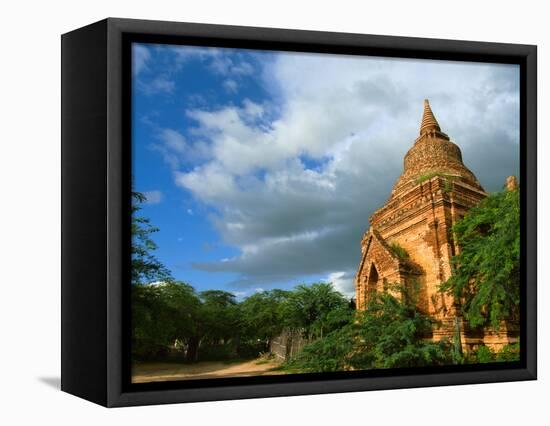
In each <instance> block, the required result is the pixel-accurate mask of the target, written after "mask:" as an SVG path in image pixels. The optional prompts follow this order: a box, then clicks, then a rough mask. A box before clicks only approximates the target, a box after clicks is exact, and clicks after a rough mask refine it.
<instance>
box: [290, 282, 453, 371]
mask: <svg viewBox="0 0 550 426" xmlns="http://www.w3.org/2000/svg"><path fill="white" fill-rule="evenodd" d="M390 289H391V290H392V291H391V292H384V293H376V294H375V295H374V296H373V297H372V298H371V299H370V300H369V302H368V303H367V308H366V310H365V311H361V312H357V314H356V316H355V318H354V319H353V320H352V321H350V322H349V323H348V324H347V325H345V326H344V327H342V328H340V329H337V330H334V331H332V332H331V333H329V334H328V335H326V336H325V337H324V338H322V339H319V340H317V341H315V342H313V343H312V344H310V345H307V346H305V347H304V348H303V349H302V351H301V352H300V353H299V354H298V355H297V357H296V358H295V359H293V360H291V361H290V362H288V363H287V367H288V368H289V369H291V370H295V371H305V372H315V371H340V370H350V369H353V370H365V369H373V368H397V367H421V366H431V365H442V364H448V363H451V362H452V356H451V350H450V344H449V342H447V341H445V340H443V341H439V342H434V341H431V330H432V325H433V323H432V321H433V320H432V319H431V318H430V317H429V316H427V315H425V314H423V313H421V312H420V311H419V310H418V309H417V307H416V299H417V298H416V294H417V292H416V289H413V290H411V289H407V288H406V287H404V286H390Z"/></svg>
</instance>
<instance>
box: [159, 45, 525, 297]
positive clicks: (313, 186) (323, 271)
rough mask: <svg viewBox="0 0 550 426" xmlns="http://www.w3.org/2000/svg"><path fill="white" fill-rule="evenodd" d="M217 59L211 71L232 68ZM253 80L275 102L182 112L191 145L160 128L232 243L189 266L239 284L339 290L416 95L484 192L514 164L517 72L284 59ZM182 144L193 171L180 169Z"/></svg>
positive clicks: (415, 121)
mask: <svg viewBox="0 0 550 426" xmlns="http://www.w3.org/2000/svg"><path fill="white" fill-rule="evenodd" d="M216 55H217V54H216ZM216 55H213V57H215V59H216V62H215V65H214V62H213V64H212V66H213V67H214V68H216V70H217V72H220V73H223V72H225V73H230V71H229V70H230V69H231V67H232V66H233V65H235V64H234V63H233V61H232V60H229V61H228V60H227V59H230V58H228V57H224V56H223V55H222V56H220V57H218V56H216ZM320 70H322V72H320ZM262 75H263V79H264V80H263V84H264V86H265V87H266V88H267V89H268V90H269V91H270V93H271V94H272V96H273V99H277V100H280V102H281V103H280V104H277V105H274V104H270V103H269V102H267V103H265V104H262V105H260V104H257V103H254V102H252V101H250V100H244V101H243V102H242V104H241V105H226V106H222V107H220V108H218V109H215V110H201V109H191V110H189V111H187V116H188V117H189V118H191V119H193V120H195V122H196V127H195V128H194V129H193V130H192V132H191V135H192V138H193V140H191V141H186V140H185V139H184V138H183V136H181V135H179V136H177V135H176V134H171V135H168V134H165V135H164V138H165V139H164V140H165V147H166V149H167V150H169V152H170V153H172V155H173V156H174V157H175V158H176V159H177V162H176V163H175V165H173V168H174V169H175V170H176V171H175V173H174V176H175V180H176V183H177V184H178V185H179V186H180V187H182V188H184V189H185V190H187V191H189V192H191V193H192V194H193V195H194V196H195V197H196V198H197V199H198V200H200V201H201V202H203V203H205V204H207V205H209V206H210V207H213V208H214V209H215V210H216V211H217V214H216V215H215V216H214V217H213V219H212V220H213V223H214V226H215V227H216V229H217V230H218V231H219V233H220V235H221V236H222V238H223V240H224V242H225V243H227V244H230V245H232V246H236V247H238V248H239V249H240V251H241V255H240V256H237V257H235V258H232V259H227V260H226V261H224V262H217V263H207V264H199V265H195V266H196V267H199V268H202V269H205V270H209V271H225V272H228V271H229V272H236V273H238V274H240V276H241V277H240V278H239V279H238V280H237V281H239V282H240V283H242V284H243V285H249V286H254V285H257V284H259V283H273V282H277V281H281V280H288V279H295V278H297V277H299V276H306V275H325V276H327V277H329V278H331V280H333V281H336V282H335V286H338V289H340V291H342V292H345V293H346V294H351V293H350V291H351V290H350V289H351V287H350V286H351V285H352V275H353V272H354V271H355V268H356V267H357V263H358V260H359V255H360V239H361V236H362V234H363V232H364V231H365V230H366V229H367V227H368V217H369V215H370V214H371V213H372V212H373V211H374V210H375V209H376V208H378V207H380V206H381V205H382V204H383V202H384V201H385V200H386V199H387V197H388V196H389V193H390V190H391V187H392V185H393V183H394V182H395V180H396V179H397V178H398V176H399V174H400V172H401V170H402V160H403V156H404V154H405V153H406V151H407V150H408V149H409V148H410V147H411V146H412V144H413V142H414V139H415V138H416V137H417V135H418V128H419V123H420V118H421V114H422V107H423V106H422V101H423V99H424V98H429V99H430V101H431V104H432V108H433V110H434V112H435V115H436V117H437V118H438V120H439V123H440V125H441V126H442V129H443V131H445V132H447V133H448V134H449V135H450V136H451V138H452V139H453V140H454V141H455V142H456V143H458V144H459V146H460V147H461V148H462V150H463V154H464V158H465V161H466V163H467V165H468V166H470V168H471V169H473V171H474V172H475V173H476V174H477V175H478V177H479V178H480V181H481V183H482V184H484V185H485V186H486V187H487V189H490V190H494V189H497V188H498V187H500V184H501V183H502V182H503V181H504V177H505V176H506V175H508V174H511V173H514V172H516V171H517V150H518V140H519V132H518V116H519V91H518V84H519V80H518V77H517V75H518V73H517V68H515V67H511V66H500V65H494V66H491V65H487V64H464V63H451V62H436V61H413V60H391V59H376V58H371V59H368V60H365V59H362V58H358V57H342V56H335V57H330V56H322V55H307V54H282V55H278V56H277V58H276V60H275V61H270V62H268V63H266V65H265V68H264V70H263V74H262ZM171 138H173V139H174V140H176V141H177V140H179V139H178V138H180V139H181V150H179V148H178V147H179V146H180V145H178V144H177V143H176V145H175V147H169V148H168V145H169V143H168V142H167V141H168V140H171ZM190 138H191V136H190ZM193 150H195V151H197V150H198V152H199V153H200V155H195V156H194V158H195V160H196V161H195V163H194V166H193V167H192V168H189V167H187V168H186V169H182V168H181V167H179V166H181V164H182V160H181V158H182V156H185V155H187V153H188V152H191V151H193ZM195 154H196V153H195ZM495 158H496V159H497V160H498V161H497V162H495V161H493V160H489V159H495ZM488 161H491V163H492V164H495V166H494V167H493V168H487V167H486V164H487V162H488ZM334 271H339V272H334Z"/></svg>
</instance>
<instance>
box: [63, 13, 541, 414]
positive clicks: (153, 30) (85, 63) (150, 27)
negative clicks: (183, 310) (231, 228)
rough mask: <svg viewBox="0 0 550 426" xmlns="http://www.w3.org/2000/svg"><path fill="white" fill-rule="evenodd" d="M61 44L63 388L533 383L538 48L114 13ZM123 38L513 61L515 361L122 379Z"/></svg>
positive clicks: (250, 393) (126, 79)
mask: <svg viewBox="0 0 550 426" xmlns="http://www.w3.org/2000/svg"><path fill="white" fill-rule="evenodd" d="M61 41H62V291H61V295H62V330H61V331H62V347H61V354H62V360H61V365H62V377H61V388H62V390H63V391H65V392H68V393H71V394H74V395H77V396H79V397H82V398H85V399H87V400H90V401H93V402H95V403H98V404H101V405H104V406H108V407H118V406H130V405H143V404H162V403H176V402H192V401H208V400H223V399H239V398H258V397H273V396H285V395H304V394H320V393H331V392H350V391H365V390H377V389H396V388H415V387H423V386H443V385H458V384H469V383H487V382H504V381H517V380H534V379H536V377H537V373H536V367H537V361H536V360H537V358H536V352H537V324H536V318H537V313H536V308H537V304H536V292H537V288H536V286H537V272H536V270H537V201H536V190H537V182H536V179H537V160H536V155H537V154H536V152H537V134H536V132H537V49H536V46H531V45H519V44H501V43H486V42H470V41H455V40H438V39H421V38H408V37H390V36H374V35H363V34H346V33H329V32H317V31H300V30H284V29H273V28H252V27H237V26H225V25H206V24H191V23H177V22H161V21H145V20H130V19H118V18H109V19H105V20H102V21H100V22H97V23H94V24H91V25H89V26H86V27H83V28H80V29H77V30H75V31H72V32H69V33H67V34H64V35H63V36H62V39H61ZM131 42H151V43H176V44H191V45H201V46H218V47H241V48H250V49H263V50H287V51H298V52H319V53H342V54H351V55H376V56H386V57H400V58H425V59H439V60H458V61H473V62H491V63H512V64H519V66H520V114H521V117H520V140H521V144H520V151H521V152H520V158H521V164H520V178H521V212H522V213H521V214H522V216H521V242H522V255H521V274H522V284H523V285H522V293H521V312H522V317H521V339H520V341H521V361H520V362H517V363H510V364H509V365H505V364H502V363H501V364H498V363H494V364H486V365H470V366H449V367H438V368H432V369H428V368H426V369H399V370H388V371H380V370H377V371H371V372H354V374H349V373H332V374H309V375H289V376H270V377H269V378H266V377H249V378H234V379H213V380H207V381H188V382H185V383H183V382H170V383H168V382H164V383H148V384H143V386H142V385H136V384H131V383H130V381H129V371H130V370H129V332H130V326H129V300H128V299H129V297H128V294H127V293H128V292H129V271H130V270H129V261H130V234H129V229H130V228H129V223H130V222H129V220H130V216H129V209H130V193H131V191H130V189H131V176H130V171H131V164H130V145H131V143H130V125H131V116H130V90H131V87H130V85H131V78H130V77H131V76H130V74H129V72H130V71H129V70H130V48H129V46H130V43H131ZM465 367H467V368H465Z"/></svg>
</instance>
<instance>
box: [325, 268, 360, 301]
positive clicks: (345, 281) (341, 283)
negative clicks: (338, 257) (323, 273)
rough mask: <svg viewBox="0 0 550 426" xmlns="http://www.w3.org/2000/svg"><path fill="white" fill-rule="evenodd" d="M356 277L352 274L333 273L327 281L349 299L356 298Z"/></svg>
mask: <svg viewBox="0 0 550 426" xmlns="http://www.w3.org/2000/svg"><path fill="white" fill-rule="evenodd" d="M354 280H355V275H354V274H352V273H350V272H344V271H340V272H333V273H331V274H329V275H328V276H327V277H326V279H325V281H326V282H328V283H332V287H333V288H334V289H335V290H336V291H339V292H340V293H342V294H343V295H344V296H346V297H347V298H352V297H354V296H355V282H354Z"/></svg>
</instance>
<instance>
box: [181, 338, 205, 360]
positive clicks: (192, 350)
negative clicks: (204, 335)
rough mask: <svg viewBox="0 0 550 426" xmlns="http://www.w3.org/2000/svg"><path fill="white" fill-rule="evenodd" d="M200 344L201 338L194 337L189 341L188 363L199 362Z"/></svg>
mask: <svg viewBox="0 0 550 426" xmlns="http://www.w3.org/2000/svg"><path fill="white" fill-rule="evenodd" d="M200 343H201V340H200V338H198V337H196V336H193V337H191V338H190V339H189V342H188V344H187V355H186V357H185V358H186V360H187V361H188V362H197V361H198V360H199V346H200Z"/></svg>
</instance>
